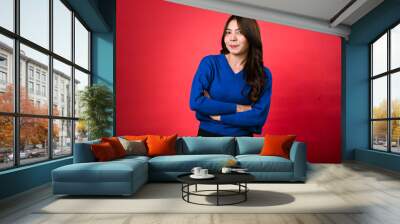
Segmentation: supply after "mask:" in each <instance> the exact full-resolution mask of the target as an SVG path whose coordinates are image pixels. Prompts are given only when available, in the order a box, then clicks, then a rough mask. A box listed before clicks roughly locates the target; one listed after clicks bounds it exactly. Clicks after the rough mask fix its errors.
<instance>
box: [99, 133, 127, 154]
mask: <svg viewBox="0 0 400 224" xmlns="http://www.w3.org/2000/svg"><path fill="white" fill-rule="evenodd" d="M101 142H108V143H110V145H111V146H112V148H113V149H114V152H115V155H116V156H117V158H121V157H124V156H126V151H125V149H124V147H123V146H122V144H121V142H120V141H119V139H118V137H107V138H101Z"/></svg>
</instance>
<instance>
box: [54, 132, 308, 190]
mask: <svg viewBox="0 0 400 224" xmlns="http://www.w3.org/2000/svg"><path fill="white" fill-rule="evenodd" d="M95 143H98V141H91V142H85V143H77V144H75V151H74V163H73V164H70V165H66V166H63V167H59V168H57V169H55V170H53V171H52V181H53V183H52V186H53V193H54V194H69V195H131V194H134V193H135V192H136V191H137V190H138V189H139V188H140V187H141V186H142V185H144V184H145V183H146V182H148V181H156V182H159V181H176V177H177V176H178V175H180V174H183V173H187V172H190V170H191V169H192V168H193V167H196V166H200V167H203V168H207V169H209V170H210V172H218V171H220V170H221V168H222V167H223V166H224V165H226V163H227V161H228V160H230V159H234V160H236V161H237V162H238V164H239V165H240V167H242V168H247V169H248V171H249V172H250V173H251V174H253V175H254V176H255V177H256V181H260V182H275V181H287V182H304V181H305V180H306V167H307V166H306V163H307V161H306V145H305V144H304V143H302V142H294V143H293V145H292V148H291V150H290V159H285V158H282V157H276V156H260V155H258V154H259V153H260V150H261V148H262V146H263V144H264V138H263V137H180V138H178V139H177V141H176V150H177V155H171V156H157V157H153V158H151V157H147V156H127V157H124V158H122V159H117V160H113V161H108V162H96V161H95V157H94V155H93V154H92V151H91V149H90V145H91V144H95Z"/></svg>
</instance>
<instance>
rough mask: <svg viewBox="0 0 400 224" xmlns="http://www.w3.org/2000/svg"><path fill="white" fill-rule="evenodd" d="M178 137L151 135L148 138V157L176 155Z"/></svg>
mask: <svg viewBox="0 0 400 224" xmlns="http://www.w3.org/2000/svg"><path fill="white" fill-rule="evenodd" d="M177 137H178V135H177V134H175V135H171V136H162V135H149V136H148V137H147V140H146V142H147V148H148V149H149V150H148V152H147V155H148V156H162V155H175V154H176V139H177Z"/></svg>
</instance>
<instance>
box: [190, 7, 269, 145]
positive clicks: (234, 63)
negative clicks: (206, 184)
mask: <svg viewBox="0 0 400 224" xmlns="http://www.w3.org/2000/svg"><path fill="white" fill-rule="evenodd" d="M221 45H222V50H221V54H219V55H209V56H206V57H204V58H203V59H202V60H201V62H200V65H199V68H198V69H197V72H196V74H195V76H194V79H193V83H192V90H191V93H190V108H191V109H192V110H194V111H195V112H196V118H197V119H198V120H199V121H200V127H199V130H198V134H197V135H198V136H205V137H214V136H253V133H257V134H260V133H261V129H262V127H263V126H264V123H265V121H266V119H267V116H268V111H269V107H270V102H271V90H272V76H271V72H270V71H269V69H268V68H266V67H264V65H263V52H262V43H261V36H260V31H259V27H258V24H257V22H256V21H255V20H253V19H248V18H243V17H239V16H234V15H233V16H231V17H229V19H228V21H227V22H226V24H225V27H224V33H223V35H222V40H221Z"/></svg>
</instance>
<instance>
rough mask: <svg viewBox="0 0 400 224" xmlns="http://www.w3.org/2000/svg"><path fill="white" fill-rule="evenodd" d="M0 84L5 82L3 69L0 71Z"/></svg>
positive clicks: (5, 76)
mask: <svg viewBox="0 0 400 224" xmlns="http://www.w3.org/2000/svg"><path fill="white" fill-rule="evenodd" d="M0 84H2V85H6V84H7V74H6V73H5V72H3V71H0Z"/></svg>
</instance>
